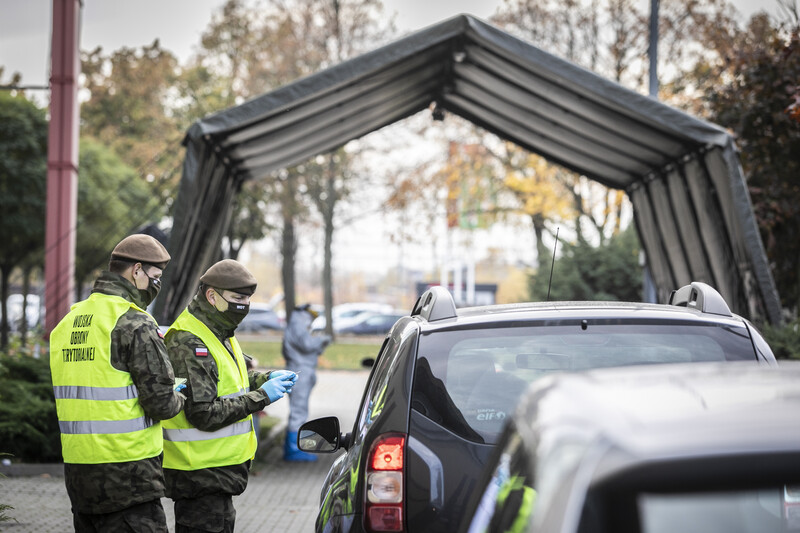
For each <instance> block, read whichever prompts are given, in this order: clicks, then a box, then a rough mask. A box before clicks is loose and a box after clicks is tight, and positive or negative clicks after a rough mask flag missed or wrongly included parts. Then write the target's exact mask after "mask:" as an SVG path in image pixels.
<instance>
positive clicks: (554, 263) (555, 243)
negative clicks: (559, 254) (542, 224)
mask: <svg viewBox="0 0 800 533" xmlns="http://www.w3.org/2000/svg"><path fill="white" fill-rule="evenodd" d="M560 229H561V228H560V227H557V228H556V242H554V243H553V261H552V262H551V263H550V281H548V282H547V300H545V301H547V302H549V301H550V286H551V285H553V267H555V266H556V248H558V230H560Z"/></svg>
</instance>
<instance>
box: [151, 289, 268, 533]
mask: <svg viewBox="0 0 800 533" xmlns="http://www.w3.org/2000/svg"><path fill="white" fill-rule="evenodd" d="M189 312H190V313H191V314H192V315H194V316H195V317H196V318H198V319H199V320H200V321H201V322H203V324H205V325H206V326H208V328H209V329H210V330H211V331H212V332H213V333H214V335H216V336H217V338H218V339H220V341H221V342H222V344H223V345H224V346H225V348H227V349H228V351H229V352H230V353H231V357H233V351H232V348H231V344H230V341H229V340H228V339H230V337H232V336H233V332H234V330H235V325H234V324H231V323H229V322H228V319H227V318H226V317H225V316H224V315H222V314H221V313H219V312H218V311H217V310H216V309H215V308H214V306H212V305H211V304H210V303H208V301H207V300H206V299H205V297H204V295H203V294H202V293H198V295H196V296H195V298H194V299H193V300H192V302H191V303H190V304H189ZM165 340H166V345H167V352H168V353H169V358H170V361H171V362H172V366H173V367H174V369H175V375H176V376H178V377H181V378H184V377H185V378H186V391H185V393H186V395H187V399H186V405H185V407H184V411H185V414H186V418H187V420H189V422H190V423H191V424H192V425H193V426H195V427H196V428H198V429H200V430H203V431H216V430H218V429H221V428H223V427H225V426H228V425H230V424H233V423H234V422H237V421H239V420H241V419H243V418H245V417H247V415H249V414H251V413H255V412H257V411H260V410H262V409H263V408H264V407H266V406H267V405H268V404H269V403H270V401H269V398H268V397H267V393H266V392H264V391H263V390H262V389H260V388H259V387H260V386H261V385H263V384H264V382H266V381H267V379H268V378H269V374H270V373H269V372H257V371H254V370H249V371H248V376H249V377H250V392H248V393H246V394H244V395H242V396H237V397H232V398H224V399H221V398H217V382H218V380H219V371H218V369H217V364H216V362H215V361H214V358H213V357H198V356H196V355H195V353H196V352H195V349H196V348H206V345H205V344H203V342H202V341H201V340H200V339H199V338H198V337H197V336H196V335H193V334H192V333H189V332H187V331H170V332H169V333H168V334H167V337H166V339H165ZM245 358H246V359H250V357H249V356H247V355H245ZM249 470H250V461H246V462H244V463H242V464H238V465H231V466H223V467H215V468H204V469H201V470H187V471H185V470H174V469H170V468H165V469H164V476H165V479H166V483H167V496H168V497H170V498H172V499H173V500H175V514H176V515H179V516H182V517H183V519H182V520H183V523H179V524H178V526H177V529H176V531H192V530H197V531H222V530H223V529H222V528H221V526H222V523H223V522H224V523H225V524H226V527H227V526H230V527H231V528H232V524H233V519H234V518H235V515H236V512H235V510H234V508H233V502H232V498H231V497H232V496H235V495H238V494H241V493H242V492H244V489H245V488H246V487H247V478H248V472H249ZM192 500H193V501H192ZM190 522H191V523H190ZM181 526H188V528H186V527H184V528H182V527H181ZM217 527H220V528H219V529H216V528H217ZM225 531H228V529H225Z"/></svg>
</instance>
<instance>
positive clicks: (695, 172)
mask: <svg viewBox="0 0 800 533" xmlns="http://www.w3.org/2000/svg"><path fill="white" fill-rule="evenodd" d="M432 102H436V103H437V104H438V106H439V107H440V108H441V109H444V110H446V111H447V112H449V113H455V114H457V115H460V116H462V117H464V118H465V119H468V120H470V121H472V122H473V123H475V124H477V125H479V126H481V127H483V128H485V129H486V130H488V131H490V132H493V133H495V134H497V135H498V136H500V137H502V138H504V139H507V140H510V141H513V142H514V143H516V144H518V145H520V146H522V147H524V148H526V149H528V150H530V151H531V152H535V153H537V154H540V155H542V156H544V157H545V158H547V159H548V160H550V161H552V162H555V163H558V164H560V165H563V166H564V167H566V168H569V169H572V170H574V171H575V172H579V173H581V174H584V175H586V176H587V177H589V178H591V179H593V180H596V181H598V182H600V183H603V184H605V185H607V186H609V187H613V188H617V189H624V190H625V191H627V193H628V195H629V196H630V198H631V200H632V202H633V206H634V216H635V221H636V226H637V229H638V231H639V236H640V239H641V241H642V244H643V246H644V249H645V251H646V254H647V258H648V261H649V264H650V267H651V271H652V275H653V280H654V282H655V285H656V287H657V292H658V295H659V299H660V301H665V300H666V298H667V296H668V294H669V292H670V291H671V290H672V289H674V288H677V287H679V286H681V285H684V284H686V283H689V282H690V281H704V282H706V283H708V284H710V285H712V286H714V287H716V288H717V289H718V290H719V291H720V293H721V294H722V295H723V297H724V298H725V300H726V301H727V302H728V303H729V305H730V306H731V309H733V310H734V312H737V313H739V314H742V315H744V316H748V317H750V318H754V319H765V320H769V321H771V322H773V323H776V322H778V321H779V320H780V302H779V298H778V294H777V291H776V289H775V285H774V282H773V279H772V275H771V273H770V270H769V267H768V265H767V261H766V256H765V253H764V249H763V245H762V242H761V239H760V236H759V233H758V229H757V227H756V223H755V219H754V216H753V211H752V207H751V203H750V197H749V194H748V191H747V188H746V185H745V180H744V176H743V174H742V169H741V166H740V164H739V159H738V155H737V152H736V148H735V145H734V143H733V140H732V138H731V137H730V135H728V133H726V131H725V130H723V129H722V128H720V127H718V126H716V125H714V124H710V123H708V122H704V121H701V120H698V119H696V118H694V117H692V116H689V115H687V114H685V113H683V112H681V111H678V110H676V109H673V108H672V107H669V106H667V105H664V104H662V103H660V102H658V101H656V100H654V99H651V98H648V97H646V96H643V95H640V94H638V93H635V92H632V91H630V90H628V89H625V88H624V87H622V86H620V85H618V84H617V83H614V82H612V81H609V80H607V79H604V78H602V77H600V76H598V75H596V74H594V73H592V72H590V71H587V70H585V69H583V68H581V67H578V66H576V65H574V64H572V63H569V62H567V61H564V60H562V59H559V58H557V57H555V56H553V55H550V54H548V53H546V52H544V51H542V50H540V49H538V48H536V47H534V46H531V45H530V44H528V43H525V42H524V41H521V40H519V39H517V38H515V37H512V36H511V35H508V34H506V33H504V32H502V31H500V30H498V29H497V28H494V27H492V26H490V25H489V24H486V23H484V22H482V21H480V20H478V19H475V18H473V17H471V16H468V15H460V16H457V17H454V18H452V19H448V20H446V21H444V22H441V23H439V24H436V25H434V26H431V27H428V28H426V29H423V30H421V31H419V32H417V33H414V34H412V35H409V36H408V37H405V38H403V39H400V40H398V41H396V42H394V43H392V44H389V45H386V46H384V47H382V48H380V49H378V50H375V51H373V52H370V53H367V54H364V55H362V56H359V57H356V58H354V59H351V60H349V61H346V62H344V63H341V64H339V65H336V66H334V67H331V68H329V69H326V70H323V71H321V72H318V73H316V74H314V75H312V76H309V77H306V78H303V79H300V80H298V81H296V82H294V83H291V84H289V85H286V86H284V87H281V88H279V89H276V90H274V91H272V92H270V93H267V94H264V95H262V96H260V97H258V98H255V99H253V100H250V101H248V102H245V103H243V104H241V105H239V106H236V107H234V108H231V109H227V110H225V111H222V112H220V113H216V114H214V115H210V116H208V117H206V118H204V119H202V120H200V121H198V122H196V123H195V124H194V125H192V127H191V128H190V129H189V131H188V133H187V135H186V138H185V140H184V144H185V146H186V159H185V162H184V168H183V177H182V181H181V185H180V189H179V193H178V197H177V200H176V206H175V217H174V225H173V229H172V234H171V236H170V245H169V251H170V253H171V254H172V257H173V260H172V263H171V264H170V268H169V269H167V277H166V279H165V290H164V291H162V293H163V294H162V296H161V297H160V298H159V299H158V303H157V305H158V307H157V310H156V314H157V316H158V317H159V318H160V319H161V320H162V321H168V320H171V319H172V318H174V317H175V316H177V314H178V313H179V312H180V310H181V309H182V307H183V306H185V305H186V304H187V303H188V301H189V299H190V298H191V296H192V294H193V293H194V290H195V289H196V287H197V283H198V279H199V277H200V275H201V274H202V272H203V271H204V270H205V269H206V268H207V267H208V266H209V265H210V264H211V263H212V262H213V261H214V259H215V258H216V254H217V253H218V250H219V245H220V242H221V239H222V236H223V235H224V233H225V230H226V226H227V224H228V222H229V218H230V206H231V201H232V199H233V197H234V195H235V193H236V191H237V190H238V188H239V187H240V185H241V183H242V182H244V181H245V180H248V179H253V178H261V177H264V176H267V175H268V174H270V173H271V172H273V171H276V170H279V169H281V168H285V167H288V166H291V165H295V164H298V163H301V162H303V161H305V160H307V159H308V158H310V157H312V156H314V155H317V154H320V153H324V152H327V151H330V150H333V149H335V148H337V147H339V146H341V145H343V144H344V143H346V142H347V141H350V140H352V139H355V138H358V137H361V136H363V135H366V134H368V133H370V132H372V131H375V130H377V129H379V128H382V127H383V126H386V125H388V124H391V123H393V122H396V121H398V120H400V119H403V118H405V117H408V116H410V115H413V114H415V113H417V112H419V111H421V110H424V109H426V108H428V107H429V106H430V104H431V103H432Z"/></svg>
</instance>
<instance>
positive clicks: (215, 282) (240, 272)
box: [200, 259, 258, 294]
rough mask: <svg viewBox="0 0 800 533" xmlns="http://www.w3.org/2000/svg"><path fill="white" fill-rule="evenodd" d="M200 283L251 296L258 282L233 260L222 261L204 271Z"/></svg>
mask: <svg viewBox="0 0 800 533" xmlns="http://www.w3.org/2000/svg"><path fill="white" fill-rule="evenodd" d="M200 283H202V284H204V285H208V286H209V287H214V288H215V289H223V290H229V291H234V292H238V293H241V294H253V293H254V292H256V285H257V284H258V282H257V281H256V278H255V277H254V276H253V275H252V274H251V273H250V271H249V270H247V269H246V268H245V267H244V265H242V264H241V263H239V262H238V261H234V260H233V259H223V260H222V261H219V262H218V263H215V264H213V265H212V266H211V268H209V269H208V270H206V273H205V274H203V275H202V276H201V277H200Z"/></svg>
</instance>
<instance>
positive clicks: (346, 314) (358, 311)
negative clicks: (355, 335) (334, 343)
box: [311, 302, 394, 331]
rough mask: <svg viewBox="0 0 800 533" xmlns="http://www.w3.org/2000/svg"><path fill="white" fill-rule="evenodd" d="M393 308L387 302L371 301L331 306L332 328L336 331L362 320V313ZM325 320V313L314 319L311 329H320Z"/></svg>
mask: <svg viewBox="0 0 800 533" xmlns="http://www.w3.org/2000/svg"><path fill="white" fill-rule="evenodd" d="M393 311H394V308H393V307H392V306H391V305H389V304H381V303H372V302H352V303H344V304H339V305H334V306H333V311H332V314H333V330H334V331H337V330H339V329H340V328H343V327H347V326H349V325H351V324H356V323H358V322H359V321H361V320H363V319H364V317H365V316H366V315H365V314H364V313H368V314H371V313H383V314H388V313H392V312H393ZM326 324H327V321H326V320H325V313H320V315H319V316H318V317H317V318H315V319H314V321H313V322H312V323H311V331H321V330H324V329H325V325H326Z"/></svg>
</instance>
